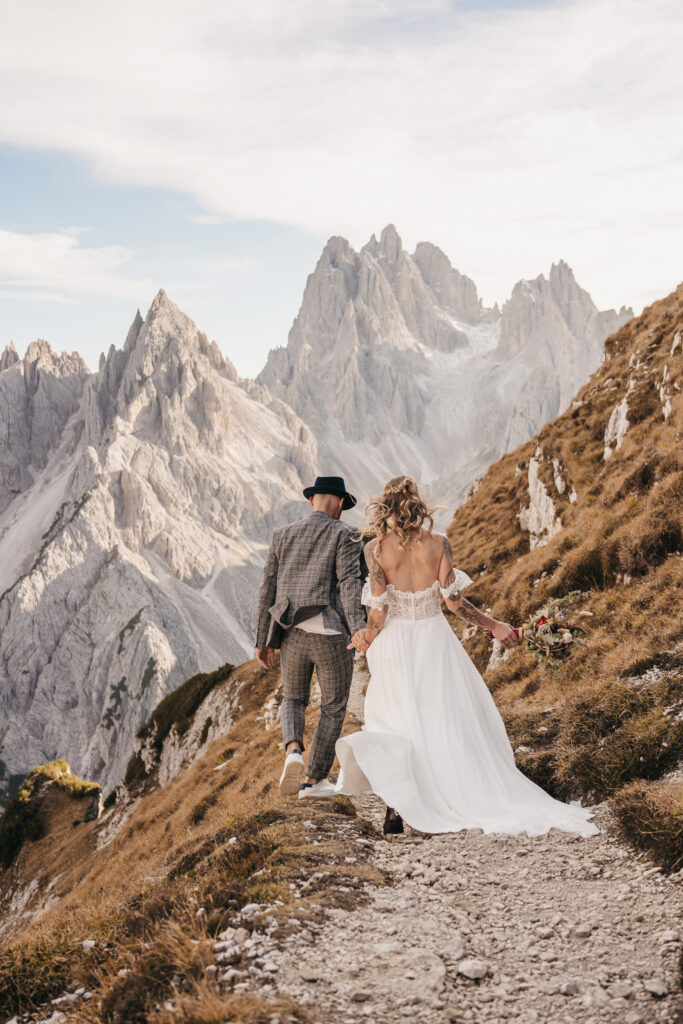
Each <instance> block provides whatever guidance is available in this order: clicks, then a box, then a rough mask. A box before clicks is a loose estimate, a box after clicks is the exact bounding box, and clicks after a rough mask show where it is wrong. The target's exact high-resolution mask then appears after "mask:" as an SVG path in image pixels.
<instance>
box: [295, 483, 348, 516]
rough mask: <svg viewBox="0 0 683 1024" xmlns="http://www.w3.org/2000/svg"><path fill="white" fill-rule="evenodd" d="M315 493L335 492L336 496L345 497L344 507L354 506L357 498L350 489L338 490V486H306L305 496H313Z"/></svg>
mask: <svg viewBox="0 0 683 1024" xmlns="http://www.w3.org/2000/svg"><path fill="white" fill-rule="evenodd" d="M314 494H334V496H335V498H343V499H344V504H343V505H342V509H344V510H346V509H349V508H353V506H354V505H355V504H356V499H355V498H354V496H353V495H352V494H349V492H348V491H341V490H338V489H337V488H336V487H304V498H312V497H313V495H314Z"/></svg>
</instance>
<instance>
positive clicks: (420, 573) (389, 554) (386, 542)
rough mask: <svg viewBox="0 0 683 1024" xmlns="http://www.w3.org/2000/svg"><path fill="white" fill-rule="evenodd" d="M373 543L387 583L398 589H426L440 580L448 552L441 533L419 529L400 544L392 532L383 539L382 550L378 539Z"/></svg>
mask: <svg viewBox="0 0 683 1024" xmlns="http://www.w3.org/2000/svg"><path fill="white" fill-rule="evenodd" d="M371 543H372V546H373V550H374V554H375V558H376V560H377V562H378V563H379V565H380V567H381V568H382V570H383V571H384V575H385V577H386V580H387V583H391V584H392V585H393V586H394V587H395V588H396V589H397V590H412V591H417V590H426V589H427V587H431V585H432V584H433V583H434V581H435V580H436V579H438V576H439V564H440V562H441V556H442V554H443V552H444V538H443V537H442V536H441V534H439V533H429V531H428V530H422V529H420V530H416V531H415V532H414V533H411V534H410V536H409V538H408V539H407V540H406V541H404V543H403V547H400V546H399V541H398V537H397V536H396V535H394V534H391V533H389V534H388V535H387V536H386V537H384V538H383V540H382V544H381V547H380V550H379V552H378V551H377V541H373V542H371Z"/></svg>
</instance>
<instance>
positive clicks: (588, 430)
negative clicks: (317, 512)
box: [449, 285, 683, 868]
mask: <svg viewBox="0 0 683 1024" xmlns="http://www.w3.org/2000/svg"><path fill="white" fill-rule="evenodd" d="M682 336H683V285H681V286H679V287H678V289H677V290H676V291H675V292H674V293H673V294H672V295H670V296H669V297H668V298H666V299H663V300H662V301H660V302H655V303H654V304H653V305H652V306H649V307H648V308H647V309H645V310H644V311H643V314H642V315H641V316H639V317H636V318H634V319H633V320H631V321H629V323H627V324H625V325H624V326H623V327H622V328H621V329H620V330H619V331H617V332H616V334H614V335H612V336H611V337H610V338H609V339H608V340H607V342H606V345H605V358H604V361H603V363H602V365H601V366H600V368H599V369H598V370H597V371H596V373H595V374H594V375H593V377H592V378H591V379H590V381H589V382H588V384H587V385H586V386H585V387H584V388H583V389H582V390H581V391H580V392H579V393H578V395H577V396H576V398H575V400H574V401H573V402H572V404H571V407H570V408H569V409H568V410H567V411H566V412H565V413H564V414H563V415H561V416H560V417H558V419H556V420H555V421H554V422H552V423H549V424H547V425H546V426H545V427H544V428H543V429H542V430H541V431H540V432H539V433H538V434H537V435H536V437H535V438H533V439H532V440H531V441H529V442H528V443H526V444H524V445H521V446H520V447H519V448H517V449H516V450H515V451H514V452H511V453H509V454H506V455H505V456H504V457H503V458H502V459H500V460H499V461H498V462H497V463H495V464H494V465H493V466H491V467H490V469H489V470H488V472H487V473H486V475H485V476H484V477H483V478H482V479H481V480H480V481H479V482H478V484H476V485H475V487H474V488H473V489H472V492H471V493H470V495H469V497H468V500H467V501H466V502H465V503H464V504H463V505H462V506H461V507H460V508H459V509H458V510H457V512H456V513H455V516H454V518H453V522H452V524H451V526H450V528H449V536H450V539H451V542H452V545H453V550H454V560H455V562H456V564H458V565H460V566H462V568H463V569H465V570H466V571H467V572H469V573H470V574H471V575H472V576H473V577H474V578H475V584H474V586H472V587H471V588H470V589H469V590H468V592H467V594H468V597H471V599H472V600H473V601H474V602H475V603H477V604H480V605H482V606H490V607H491V608H492V609H493V613H494V614H495V615H496V616H497V617H498V618H504V619H507V620H509V621H512V622H513V624H515V625H518V624H521V623H522V622H523V621H524V620H527V624H529V623H532V622H534V621H537V619H538V617H539V616H540V615H541V614H542V613H546V614H549V615H552V613H553V611H558V610H560V611H561V612H563V613H564V615H565V616H566V617H567V621H568V622H569V623H570V625H572V626H575V627H580V628H582V629H583V631H584V632H583V634H578V635H579V636H580V637H581V639H582V640H583V642H580V641H578V642H574V643H573V644H572V645H571V647H570V648H569V651H568V655H567V657H566V658H563V659H561V660H560V659H554V658H546V657H543V656H542V655H538V654H536V653H534V652H533V650H532V649H531V648H530V647H529V646H528V645H524V646H521V645H520V646H519V647H518V648H516V649H515V650H514V651H511V652H509V653H508V654H506V655H505V656H504V657H502V658H501V656H500V652H495V653H496V655H497V656H494V657H493V658H492V657H491V645H490V641H488V640H487V638H486V637H485V636H484V635H482V634H481V633H477V634H474V635H472V630H467V631H464V630H463V629H462V622H461V621H460V620H456V619H453V620H452V624H453V627H454V629H456V630H457V631H458V633H459V634H460V635H461V636H462V637H463V639H464V643H465V645H466V647H467V650H468V652H469V654H470V656H471V657H472V658H473V659H474V660H475V662H476V663H477V665H478V667H479V668H480V670H481V671H483V672H485V678H486V681H487V683H488V685H489V687H490V689H491V690H492V692H493V694H494V696H495V699H496V702H497V705H498V707H499V709H500V711H501V713H502V714H503V717H504V719H505V722H506V725H507V727H508V732H509V734H510V738H511V740H512V742H513V747H515V750H516V756H517V760H518V763H519V765H520V767H522V768H523V770H524V771H526V772H527V773H528V774H529V775H530V776H531V777H532V778H533V779H534V780H535V781H537V782H539V783H540V784H542V785H544V786H545V787H546V788H547V789H549V790H550V791H551V792H552V793H553V794H554V795H556V796H560V797H562V798H564V799H567V798H575V797H579V796H580V797H583V798H587V799H588V801H592V800H596V799H597V800H600V799H604V798H606V797H609V798H612V806H613V809H614V810H615V811H616V813H617V815H618V817H619V818H620V820H621V821H622V824H623V825H624V826H625V827H626V828H627V830H628V833H629V836H630V838H632V839H633V840H634V841H636V842H639V843H642V844H643V845H644V846H646V847H648V848H649V849H651V850H653V851H654V852H655V853H656V854H657V856H658V859H659V861H660V863H662V864H664V865H665V866H666V867H668V868H680V866H681V864H682V863H683V782H682V781H681V778H680V772H679V771H678V769H679V768H680V765H681V760H682V756H683V674H682V672H681V666H682V653H683V621H682V618H681V604H680V599H681V579H682V573H681V549H682V547H683V533H682V527H681V509H682V507H683V500H682V499H683V474H682V473H681V364H682V363H683V342H682Z"/></svg>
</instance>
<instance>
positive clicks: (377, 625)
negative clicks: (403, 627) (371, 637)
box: [365, 611, 386, 633]
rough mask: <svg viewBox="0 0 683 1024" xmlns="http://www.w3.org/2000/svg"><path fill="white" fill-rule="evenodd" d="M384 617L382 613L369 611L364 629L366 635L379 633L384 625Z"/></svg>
mask: <svg viewBox="0 0 683 1024" xmlns="http://www.w3.org/2000/svg"><path fill="white" fill-rule="evenodd" d="M385 618H386V615H385V613H384V612H376V611H371V612H370V614H369V615H368V624H367V627H366V630H365V632H366V633H379V631H380V629H381V628H382V626H383V625H384V619H385Z"/></svg>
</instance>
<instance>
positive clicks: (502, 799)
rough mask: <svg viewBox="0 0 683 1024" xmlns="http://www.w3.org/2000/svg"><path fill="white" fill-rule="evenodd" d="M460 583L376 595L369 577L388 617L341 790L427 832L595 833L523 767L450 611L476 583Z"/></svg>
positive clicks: (342, 750) (346, 749)
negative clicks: (378, 803)
mask: <svg viewBox="0 0 683 1024" xmlns="http://www.w3.org/2000/svg"><path fill="white" fill-rule="evenodd" d="M455 577H456V578H455V583H453V584H451V586H450V587H448V588H446V589H444V588H442V587H440V585H439V581H438V580H435V581H434V583H433V584H432V586H431V587H429V588H427V589H426V590H421V591H418V592H412V591H405V590H396V589H395V587H393V586H392V585H391V584H389V585H388V586H387V589H386V591H385V592H384V593H383V594H380V595H376V596H373V595H372V594H371V592H370V585H369V582H368V581H367V580H366V582H365V586H364V588H363V595H362V601H363V604H365V605H368V606H370V607H373V608H382V607H384V606H385V605H387V606H388V615H387V619H386V624H385V626H384V628H383V629H382V631H381V632H380V633H379V635H378V636H377V638H376V639H375V640H374V642H373V643H372V644H371V645H370V647H369V649H368V652H367V660H368V667H369V669H370V677H371V678H370V684H369V686H368V690H367V695H366V698H365V724H364V726H363V729H362V731H361V732H355V733H352V734H351V735H349V736H344V737H343V738H342V739H339V740H337V744H336V751H337V756H338V758H339V764H340V766H341V771H340V773H339V779H338V781H337V791H338V792H339V793H346V794H348V795H356V794H360V793H369V792H372V793H376V794H377V795H378V796H380V797H381V798H382V800H384V802H385V803H386V804H388V806H389V807H393V808H395V809H396V810H397V811H398V813H399V814H400V815H401V817H402V818H403V819H404V821H406V822H407V823H408V824H409V825H411V826H412V827H413V828H415V829H418V830H419V831H421V832H430V833H431V832H458V831H460V830H461V829H468V828H479V829H482V830H483V831H484V832H506V833H510V834H513V835H514V834H518V833H521V832H526V833H527V834H528V835H529V836H537V835H542V834H543V833H545V832H547V831H548V830H549V829H550V828H558V829H562V830H563V831H566V832H577V833H579V834H580V835H582V836H591V835H595V834H596V833H598V832H599V829H598V827H597V826H596V825H595V824H594V823H593V822H590V821H588V819H589V818H591V817H593V814H594V812H593V811H591V810H590V809H588V808H586V807H583V806H582V805H581V802H580V801H572V802H571V803H569V804H567V803H563V802H562V801H561V800H555V799H554V798H553V797H551V796H550V795H549V794H548V793H546V792H545V790H544V789H541V787H540V786H537V785H536V783H535V782H532V781H531V779H528V778H527V777H526V776H525V775H523V774H522V772H520V771H519V769H518V768H517V767H516V765H515V759H514V755H513V752H512V747H511V745H510V741H509V739H508V736H507V732H506V730H505V725H504V723H503V720H502V718H501V716H500V714H499V712H498V709H497V707H496V705H495V703H494V700H493V697H492V696H491V694H490V692H489V689H488V687H487V686H486V683H485V682H484V680H483V679H482V677H481V676H480V674H479V672H478V671H477V669H476V668H475V666H474V665H473V663H472V662H471V661H470V659H469V657H468V656H467V653H466V652H465V650H464V648H463V646H462V644H461V643H460V641H459V640H458V638H457V637H456V635H455V633H454V632H453V630H452V629H451V627H450V626H449V625H448V622H447V620H446V617H445V615H444V614H443V612H442V611H441V599H440V598H441V595H443V596H444V597H446V596H451V597H452V596H456V595H457V593H458V591H459V590H460V589H462V588H463V587H466V586H468V585H469V584H470V583H471V582H472V580H471V579H470V578H469V576H467V574H466V573H464V572H462V571H461V570H458V569H456V570H455Z"/></svg>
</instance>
